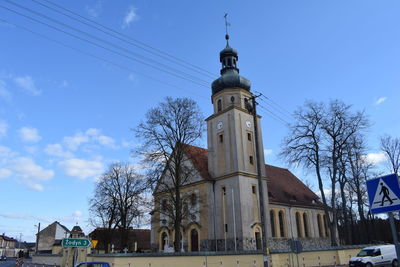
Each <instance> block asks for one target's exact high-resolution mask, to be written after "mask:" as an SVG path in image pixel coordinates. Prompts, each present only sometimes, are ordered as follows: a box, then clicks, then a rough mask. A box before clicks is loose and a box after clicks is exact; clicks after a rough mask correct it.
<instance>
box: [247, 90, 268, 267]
mask: <svg viewBox="0 0 400 267" xmlns="http://www.w3.org/2000/svg"><path fill="white" fill-rule="evenodd" d="M260 95H261V94H260ZM260 95H258V96H255V95H253V96H252V97H251V101H252V104H253V123H254V141H255V145H256V162H257V180H258V194H259V196H260V220H261V231H262V234H263V236H262V249H263V255H264V259H263V261H264V267H268V258H267V236H268V235H267V226H266V224H265V213H264V203H265V202H264V190H263V184H262V177H261V166H262V165H261V162H260V144H259V136H258V124H257V102H256V98H257V97H259V96H260ZM263 165H264V163H263Z"/></svg>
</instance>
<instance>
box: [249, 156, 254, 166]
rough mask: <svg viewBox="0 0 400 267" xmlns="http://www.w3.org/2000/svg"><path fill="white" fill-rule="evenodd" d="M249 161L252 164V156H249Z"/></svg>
mask: <svg viewBox="0 0 400 267" xmlns="http://www.w3.org/2000/svg"><path fill="white" fill-rule="evenodd" d="M249 162H250V164H251V165H253V164H254V160H253V156H249Z"/></svg>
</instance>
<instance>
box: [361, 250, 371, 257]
mask: <svg viewBox="0 0 400 267" xmlns="http://www.w3.org/2000/svg"><path fill="white" fill-rule="evenodd" d="M372 255H374V250H373V249H363V250H361V251H360V252H359V253H358V254H357V257H366V256H372Z"/></svg>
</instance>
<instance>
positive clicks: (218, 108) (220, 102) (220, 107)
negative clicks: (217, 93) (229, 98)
mask: <svg viewBox="0 0 400 267" xmlns="http://www.w3.org/2000/svg"><path fill="white" fill-rule="evenodd" d="M217 110H218V112H220V111H221V110H222V101H221V99H218V101H217Z"/></svg>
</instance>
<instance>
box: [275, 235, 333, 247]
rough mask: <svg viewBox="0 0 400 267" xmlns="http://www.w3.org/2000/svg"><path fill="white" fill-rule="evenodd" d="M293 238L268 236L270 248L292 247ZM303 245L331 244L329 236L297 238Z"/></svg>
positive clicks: (328, 245)
mask: <svg viewBox="0 0 400 267" xmlns="http://www.w3.org/2000/svg"><path fill="white" fill-rule="evenodd" d="M290 240H292V239H291V238H268V248H269V249H272V250H285V249H290ZM294 240H298V241H300V242H301V244H302V245H303V248H327V247H330V246H331V240H330V239H329V238H295V239H294Z"/></svg>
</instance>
